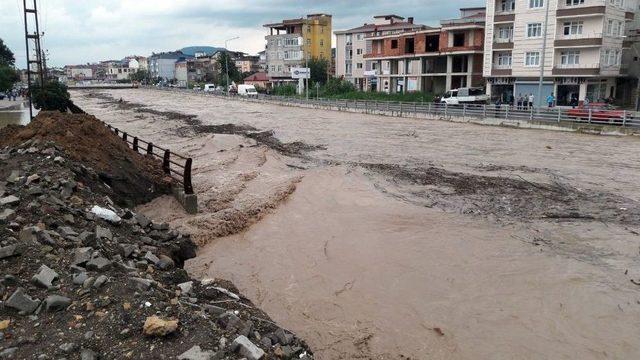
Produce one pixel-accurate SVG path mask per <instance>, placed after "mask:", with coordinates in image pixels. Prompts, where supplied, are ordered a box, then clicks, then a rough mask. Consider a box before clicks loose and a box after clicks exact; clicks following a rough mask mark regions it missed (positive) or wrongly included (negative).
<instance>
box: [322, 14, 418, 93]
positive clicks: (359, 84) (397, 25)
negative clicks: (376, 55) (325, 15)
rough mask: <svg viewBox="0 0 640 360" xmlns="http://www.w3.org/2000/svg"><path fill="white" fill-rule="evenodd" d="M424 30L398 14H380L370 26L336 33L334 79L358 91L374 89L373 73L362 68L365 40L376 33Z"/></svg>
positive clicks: (364, 63)
mask: <svg viewBox="0 0 640 360" xmlns="http://www.w3.org/2000/svg"><path fill="white" fill-rule="evenodd" d="M423 27H424V26H423V25H417V24H414V23H413V18H409V19H408V21H404V18H403V17H401V16H398V15H379V16H374V17H373V23H372V24H364V25H362V26H360V27H356V28H353V29H349V30H341V31H335V32H334V33H335V35H336V48H335V60H334V61H335V76H336V77H341V78H344V79H345V80H348V81H350V82H351V83H353V84H354V85H355V86H356V88H358V89H359V90H365V91H366V90H370V89H372V88H373V89H374V90H375V84H376V77H375V76H372V75H374V74H373V73H372V72H371V69H370V68H369V69H367V67H366V66H365V65H366V64H367V62H366V61H365V54H367V53H368V52H370V50H371V49H370V48H369V49H367V40H366V37H367V36H372V35H375V34H376V33H381V34H384V35H390V34H394V33H399V32H405V31H411V30H418V29H420V28H423ZM369 44H370V42H369ZM370 64H371V63H370ZM365 71H368V73H367V74H368V75H365Z"/></svg>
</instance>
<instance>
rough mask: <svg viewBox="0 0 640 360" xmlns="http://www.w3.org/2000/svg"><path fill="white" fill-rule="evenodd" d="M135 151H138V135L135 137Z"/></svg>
mask: <svg viewBox="0 0 640 360" xmlns="http://www.w3.org/2000/svg"><path fill="white" fill-rule="evenodd" d="M133 151H135V152H138V137H137V136H134V137H133Z"/></svg>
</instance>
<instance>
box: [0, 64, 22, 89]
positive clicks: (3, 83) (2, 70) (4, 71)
mask: <svg viewBox="0 0 640 360" xmlns="http://www.w3.org/2000/svg"><path fill="white" fill-rule="evenodd" d="M19 80H20V75H19V74H18V72H17V71H16V69H14V68H13V67H12V66H8V65H0V92H7V91H9V90H11V89H13V84H15V83H17V82H18V81H19Z"/></svg>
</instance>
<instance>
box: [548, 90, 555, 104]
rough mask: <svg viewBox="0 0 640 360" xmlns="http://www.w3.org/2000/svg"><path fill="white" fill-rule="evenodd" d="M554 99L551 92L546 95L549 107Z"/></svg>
mask: <svg viewBox="0 0 640 360" xmlns="http://www.w3.org/2000/svg"><path fill="white" fill-rule="evenodd" d="M554 101H555V98H554V97H553V93H551V94H549V96H547V105H549V107H550V108H552V107H553V102H554Z"/></svg>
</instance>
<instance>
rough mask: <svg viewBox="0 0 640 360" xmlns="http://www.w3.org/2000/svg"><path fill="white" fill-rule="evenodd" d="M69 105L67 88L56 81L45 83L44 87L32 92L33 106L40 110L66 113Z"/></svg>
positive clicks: (69, 99) (69, 97) (69, 98)
mask: <svg viewBox="0 0 640 360" xmlns="http://www.w3.org/2000/svg"><path fill="white" fill-rule="evenodd" d="M70 103H71V96H70V95H69V92H68V91H67V86H66V85H64V84H63V83H60V82H58V81H56V80H54V81H49V82H47V83H46V84H45V85H44V87H42V88H40V87H37V88H35V89H34V90H33V105H34V106H35V107H36V109H40V110H58V111H61V112H66V111H67V109H68V108H69V105H70Z"/></svg>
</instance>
